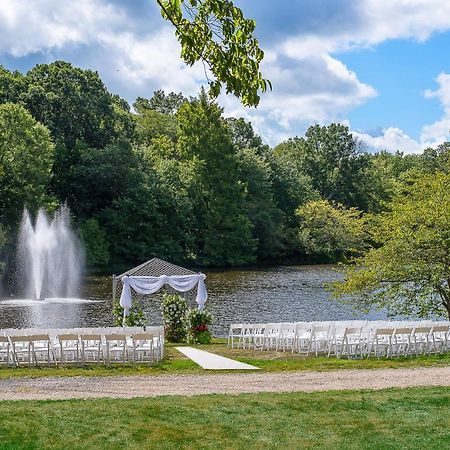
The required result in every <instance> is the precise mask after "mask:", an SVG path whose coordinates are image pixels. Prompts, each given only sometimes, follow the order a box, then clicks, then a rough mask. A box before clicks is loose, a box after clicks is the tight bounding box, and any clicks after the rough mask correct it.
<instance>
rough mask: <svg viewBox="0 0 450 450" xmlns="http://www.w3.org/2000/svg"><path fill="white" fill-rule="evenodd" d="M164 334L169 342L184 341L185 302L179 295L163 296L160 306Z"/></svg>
mask: <svg viewBox="0 0 450 450" xmlns="http://www.w3.org/2000/svg"><path fill="white" fill-rule="evenodd" d="M161 307H162V315H163V319H164V332H165V336H166V338H167V340H168V341H169V342H184V341H185V340H186V334H187V333H186V313H187V309H188V307H187V304H186V300H185V299H184V298H183V297H181V296H180V295H176V294H175V295H169V294H164V296H163V301H162V304H161Z"/></svg>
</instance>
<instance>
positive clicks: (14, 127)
mask: <svg viewBox="0 0 450 450" xmlns="http://www.w3.org/2000/svg"><path fill="white" fill-rule="evenodd" d="M53 153H54V146H53V144H52V141H51V139H50V132H49V130H48V129H47V128H46V127H45V126H44V125H41V124H40V123H38V122H36V120H35V119H33V117H32V116H31V115H30V113H29V112H28V111H27V110H26V109H25V108H23V107H22V106H19V105H14V104H12V103H6V104H3V105H0V220H2V221H3V223H4V224H8V225H10V226H14V225H15V224H16V222H17V221H18V219H19V218H20V216H21V214H22V210H23V208H24V206H27V207H29V208H31V209H37V208H38V207H40V206H43V205H45V204H46V203H47V202H48V201H49V198H48V196H47V188H48V186H49V183H50V177H51V167H52V163H53Z"/></svg>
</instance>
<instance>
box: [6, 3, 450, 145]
mask: <svg viewBox="0 0 450 450" xmlns="http://www.w3.org/2000/svg"><path fill="white" fill-rule="evenodd" d="M236 3H237V4H238V5H239V6H240V7H241V8H242V9H243V10H244V13H245V14H246V15H247V16H249V17H253V18H255V19H256V21H257V30H256V34H257V36H258V38H259V39H260V43H261V46H262V48H263V49H264V50H265V53H266V58H265V61H264V64H263V73H264V75H265V76H266V77H267V78H269V79H270V80H271V81H272V83H273V85H274V89H273V91H272V92H270V93H268V94H265V95H263V98H262V101H261V104H260V106H259V107H258V108H257V109H245V108H243V107H242V106H241V105H240V103H239V101H237V100H236V99H235V98H234V97H230V96H224V95H223V96H221V97H220V99H219V101H220V103H221V104H222V105H223V106H224V109H225V114H228V115H235V116H243V117H245V118H246V119H248V120H250V121H251V122H252V123H253V125H254V126H255V128H256V129H257V130H258V132H259V133H260V134H261V135H262V136H263V138H264V139H265V140H266V142H268V143H270V144H272V145H275V144H277V143H278V142H280V141H282V140H283V139H286V138H288V137H290V136H295V135H302V134H303V133H304V132H305V130H306V129H307V127H308V126H309V125H311V124H313V123H321V124H327V123H330V122H332V121H339V122H342V123H345V124H348V126H349V127H350V128H351V130H352V131H353V132H354V134H355V135H356V136H358V138H359V139H361V140H362V141H363V142H364V143H366V144H367V146H368V147H369V148H373V149H387V150H389V151H395V150H402V151H404V152H405V153H412V152H421V151H422V150H423V148H425V147H426V146H436V145H438V144H439V143H440V142H442V141H444V140H448V139H449V128H450V60H449V59H448V58H446V56H447V52H448V48H450V45H449V44H450V2H445V1H444V2H443V1H442V0H397V1H392V2H385V1H382V0H314V1H313V0H309V1H306V0H294V1H290V2H282V3H281V2H277V1H274V0H237V1H236ZM281 5H282V6H281ZM56 59H64V60H67V61H70V62H72V63H73V64H74V65H77V66H80V67H84V68H90V69H93V70H97V71H98V72H99V73H100V75H101V77H102V79H103V80H104V81H105V83H106V85H107V86H108V88H109V89H110V90H111V91H112V92H114V93H118V94H120V95H121V96H123V97H124V98H126V99H127V100H128V101H129V102H132V101H133V100H134V99H135V98H136V97H137V96H141V97H150V96H151V95H152V92H153V91H154V90H155V89H159V88H162V89H165V90H166V91H168V90H174V91H177V92H179V91H182V92H183V93H184V94H186V95H195V94H196V93H197V92H198V90H199V88H200V86H201V85H202V84H203V83H204V82H205V80H204V74H203V68H202V66H201V65H198V66H194V67H193V68H188V67H186V66H185V65H184V64H183V63H182V62H181V60H180V59H179V46H178V43H177V41H176V39H175V38H174V36H173V30H172V28H171V27H170V26H169V25H168V24H166V23H165V22H164V21H163V20H162V18H161V16H160V14H159V11H158V9H157V7H156V2H155V1H154V0H133V1H128V2H124V1H121V0H77V1H76V2H75V1H65V2H61V1H60V0H1V2H0V64H2V65H4V66H6V67H7V68H9V69H18V70H21V71H26V70H28V69H29V68H31V67H32V66H33V65H35V64H37V63H44V62H51V61H54V60H56Z"/></svg>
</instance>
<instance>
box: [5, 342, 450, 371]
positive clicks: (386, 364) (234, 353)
mask: <svg viewBox="0 0 450 450" xmlns="http://www.w3.org/2000/svg"><path fill="white" fill-rule="evenodd" d="M174 347H175V345H174V344H169V345H166V357H165V358H164V360H163V361H162V362H160V363H159V364H158V365H156V366H153V367H148V366H132V365H118V366H111V367H106V366H104V365H102V364H100V365H98V366H97V365H91V366H89V367H58V368H55V367H50V368H47V367H39V368H28V367H23V368H19V369H17V368H1V369H0V378H9V377H23V376H28V377H39V376H76V375H80V376H106V375H164V374H175V373H180V374H187V373H204V370H203V369H201V368H199V367H198V366H197V364H195V363H194V362H192V361H191V360H190V359H188V358H187V357H185V356H184V355H183V354H181V353H180V352H178V351H177V350H176V349H175V348H174ZM199 348H201V349H202V350H207V351H210V352H212V353H217V354H219V355H223V356H227V357H229V358H233V359H237V360H239V361H242V362H245V363H248V364H252V365H254V366H256V367H259V368H261V369H262V371H264V372H280V371H289V370H291V371H303V370H308V371H326V370H337V369H385V368H401V367H431V366H442V365H445V366H450V354H444V355H429V356H418V357H415V356H410V357H407V358H389V359H386V358H380V359H377V358H370V359H356V360H355V359H353V360H348V359H346V358H342V359H337V358H334V357H332V358H327V357H324V356H319V357H317V356H310V357H305V356H304V355H298V354H296V353H294V354H293V353H291V352H281V351H280V352H275V351H260V350H242V349H229V348H227V347H226V343H224V340H215V342H214V343H213V344H211V345H202V346H199ZM209 373H215V372H209Z"/></svg>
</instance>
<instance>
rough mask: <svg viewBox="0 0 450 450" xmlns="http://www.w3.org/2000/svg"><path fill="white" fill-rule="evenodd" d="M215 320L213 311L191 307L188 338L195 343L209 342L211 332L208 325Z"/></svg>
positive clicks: (188, 317) (188, 316)
mask: <svg viewBox="0 0 450 450" xmlns="http://www.w3.org/2000/svg"><path fill="white" fill-rule="evenodd" d="M212 322H213V317H212V315H211V313H210V312H209V311H207V310H205V309H204V310H202V311H200V310H198V309H191V310H189V312H188V314H187V325H188V340H189V342H190V343H193V344H209V343H210V342H211V338H212V336H211V332H210V331H209V329H208V325H211V324H212Z"/></svg>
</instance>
